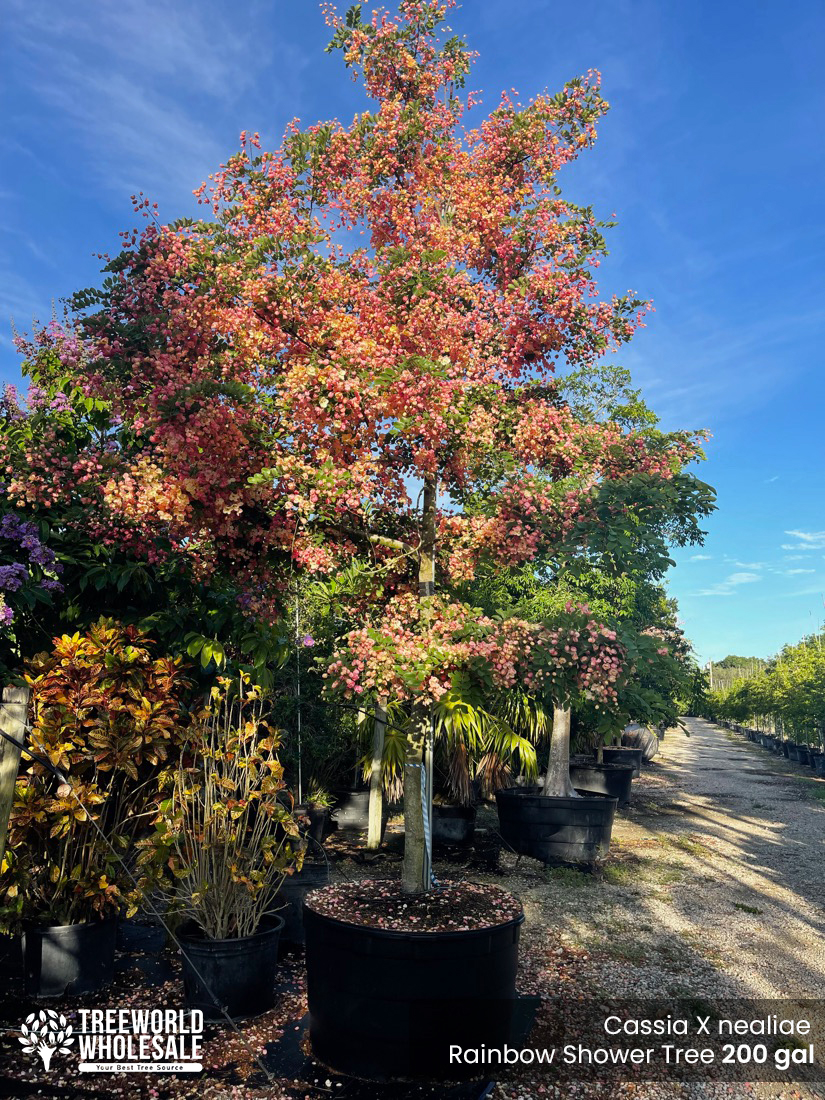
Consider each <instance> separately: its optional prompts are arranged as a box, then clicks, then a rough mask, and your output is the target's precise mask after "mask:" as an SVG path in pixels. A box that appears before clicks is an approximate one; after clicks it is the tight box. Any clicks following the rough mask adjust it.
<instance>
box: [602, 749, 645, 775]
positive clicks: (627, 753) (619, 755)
mask: <svg viewBox="0 0 825 1100" xmlns="http://www.w3.org/2000/svg"><path fill="white" fill-rule="evenodd" d="M643 756H644V750H643V749H624V748H622V749H602V760H603V761H604V762H605V764H632V765H633V778H634V779H638V778H639V776H640V775H641V774H642V757H643Z"/></svg>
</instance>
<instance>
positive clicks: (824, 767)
mask: <svg viewBox="0 0 825 1100" xmlns="http://www.w3.org/2000/svg"><path fill="white" fill-rule="evenodd" d="M813 767H814V771H815V772H816V774H817V775H821V776H823V777H825V752H817V753H814V758H813Z"/></svg>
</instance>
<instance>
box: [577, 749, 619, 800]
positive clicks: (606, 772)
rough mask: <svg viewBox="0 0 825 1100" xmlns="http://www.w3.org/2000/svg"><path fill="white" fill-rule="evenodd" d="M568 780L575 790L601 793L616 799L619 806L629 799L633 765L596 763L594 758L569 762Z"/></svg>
mask: <svg viewBox="0 0 825 1100" xmlns="http://www.w3.org/2000/svg"><path fill="white" fill-rule="evenodd" d="M570 782H571V783H572V784H573V786H574V787H575V788H576V790H577V791H586V792H587V793H588V794H603V795H607V796H608V797H609V798H615V799H617V800H618V803H619V805H620V806H625V805H627V803H628V802H629V801H630V788H631V785H632V783H633V765H632V764H630V763H627V764H597V763H596V761H595V760H593V761H590V760H588V761H587V762H582V763H578V762H576V763H573V762H571V764H570Z"/></svg>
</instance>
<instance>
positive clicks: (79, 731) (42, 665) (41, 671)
mask: <svg viewBox="0 0 825 1100" xmlns="http://www.w3.org/2000/svg"><path fill="white" fill-rule="evenodd" d="M27 680H28V682H29V684H30V685H31V698H32V720H31V726H32V728H31V733H30V736H29V738H28V746H29V748H30V749H31V751H32V753H33V756H32V757H27V754H25V753H24V754H23V759H22V763H21V770H20V774H19V776H18V779H17V784H16V787H15V795H14V803H13V806H12V811H11V816H10V820H9V842H8V845H7V848H6V853H5V856H4V859H3V865H2V876H1V877H0V898H2V909H1V910H0V921H2V925H3V927H4V929H5V930H6V931H9V932H22V945H23V963H24V969H25V982H26V992H27V993H28V994H29V995H32V996H36V997H59V996H62V995H64V994H65V993H72V994H77V993H89V992H93V991H95V990H97V989H99V988H101V987H102V986H103V985H105V984H107V983H108V982H109V981H111V980H112V977H113V973H114V953H115V934H116V917H117V914H118V911H119V908H120V905H121V900H122V898H121V891H122V889H123V888H124V882H123V872H122V866H121V864H120V861H119V858H118V856H119V854H121V853H123V852H124V851H126V850H127V848H128V846H129V844H130V842H131V841H132V839H133V838H134V836H135V834H136V832H137V830H138V829H139V828H140V827H141V825H142V823H144V822H145V821H146V820H147V814H149V812H150V811H151V807H152V804H153V798H154V795H155V792H156V790H157V778H158V775H159V773H160V771H161V770H162V768H163V767H164V765H165V763H166V761H167V759H168V757H169V756H170V755H174V753H175V752H177V750H178V748H179V746H180V744H181V742H182V737H183V734H184V730H185V725H186V718H185V714H184V712H183V710H182V706H181V698H182V696H183V695H184V694H185V692H186V690H187V688H188V683H187V680H186V677H185V675H184V671H183V669H182V667H181V665H180V662H179V661H177V660H173V659H170V658H155V657H153V656H152V654H151V652H150V648H149V643H148V640H147V639H146V637H145V636H144V635H143V634H141V633H140V631H138V630H137V629H136V628H134V627H124V626H122V625H120V624H118V623H115V622H112V621H109V620H103V619H102V620H101V621H100V622H99V623H97V624H96V625H95V626H93V627H92V628H91V629H90V630H89V632H88V633H87V634H83V635H81V634H79V633H78V634H74V635H71V636H68V635H65V636H63V637H61V638H57V639H55V642H54V648H53V650H52V651H51V652H50V653H43V654H40V655H39V656H37V657H35V658H34V659H33V660H32V661H31V662H30V663H29V666H28V675H27ZM46 760H49V761H51V763H52V764H53V765H54V766H55V768H56V770H57V772H58V773H59V774H60V775H61V776H63V778H64V779H65V780H66V782H64V781H63V779H61V778H58V776H57V775H56V774H55V773H54V771H52V770H51V769H50V768H48V767H47V766H46V764H45V763H44V761H46Z"/></svg>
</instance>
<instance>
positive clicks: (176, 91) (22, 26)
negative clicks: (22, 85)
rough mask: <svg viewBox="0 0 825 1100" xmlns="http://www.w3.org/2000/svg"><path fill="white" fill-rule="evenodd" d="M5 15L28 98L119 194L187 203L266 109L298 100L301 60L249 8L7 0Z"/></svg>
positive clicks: (128, 0) (182, 1)
mask: <svg viewBox="0 0 825 1100" xmlns="http://www.w3.org/2000/svg"><path fill="white" fill-rule="evenodd" d="M11 11H12V16H11V18H8V19H7V20H6V22H7V23H8V26H7V27H6V28H5V30H6V36H7V37H8V38H10V39H11V44H10V48H11V49H13V50H14V51H15V55H16V58H17V59H18V64H19V65H20V66H21V67H22V77H23V78H25V79H26V80H27V82H28V84H29V87H31V89H32V94H33V97H36V98H37V99H40V100H41V102H42V103H44V104H45V105H46V106H47V109H48V111H49V112H50V116H51V117H52V118H53V119H54V120H55V122H59V123H60V124H61V125H62V126H63V128H64V129H65V130H66V131H67V133H68V134H69V138H70V140H71V141H72V142H73V143H74V145H75V147H76V150H77V153H76V155H77V157H78V159H80V158H84V159H85V160H86V161H87V162H88V163H89V165H90V167H91V168H92V170H93V171H94V173H95V174H96V175H97V176H98V177H99V178H100V179H101V180H102V182H103V184H104V185H105V186H106V187H107V188H108V189H109V190H111V191H113V192H115V193H117V194H118V195H119V196H121V197H125V196H126V195H128V194H130V193H133V192H136V191H139V190H142V191H145V192H146V193H147V194H150V195H151V197H152V198H162V197H166V196H168V197H170V198H171V197H174V198H175V199H176V200H177V202H180V199H181V198H182V197H184V196H185V197H186V198H187V201H188V197H189V195H190V193H191V191H192V189H193V188H194V187H197V186H198V185H199V184H200V183H201V181H202V180H203V179H205V178H206V176H207V175H208V174H209V173H210V172H212V171H214V170H216V169H217V167H218V165H219V164H220V163H221V161H223V160H224V159H225V158H226V155H227V154H228V153H230V152H232V151H233V150H234V148H235V147H236V143H237V139H238V134H239V132H240V131H241V130H242V129H248V130H262V131H263V130H264V129H265V128H266V125H267V124H268V123H269V122H270V121H271V117H272V113H273V111H272V108H271V104H272V103H273V102H275V103H277V102H279V101H280V100H281V99H288V100H289V101H291V102H293V103H294V102H295V99H296V96H295V86H296V83H297V82H298V80H299V77H301V76H302V75H303V72H304V71H305V68H306V63H307V60H308V59H307V58H304V56H303V54H301V53H300V52H299V51H298V50H297V49H296V47H295V45H294V43H291V42H289V41H287V40H284V39H282V38H279V37H278V30H277V23H276V22H275V21H274V20H273V19H271V18H270V17H269V16H268V13H267V11H266V9H265V7H263V6H261V5H256V4H253V5H250V6H249V7H248V8H246V9H244V8H243V6H241V8H240V9H239V10H238V17H237V18H230V17H229V15H228V13H227V11H226V10H225V9H224V6H223V5H222V4H216V3H213V2H212V0H178V2H177V3H175V4H169V3H167V2H166V0H117V2H116V3H111V2H109V0H89V2H88V3H87V4H86V5H84V6H83V10H82V12H81V11H80V10H78V9H76V8H73V7H71V6H66V5H62V6H61V5H59V4H58V3H56V0H11ZM275 53H276V54H277V57H278V65H277V68H276V69H274V70H273V68H272V67H271V65H270V59H271V57H272V56H273V54H275ZM264 78H265V79H266V82H267V85H266V86H267V92H268V94H269V96H270V99H269V105H270V106H269V107H268V109H267V108H265V107H264V104H263V102H262V97H261V87H262V84H261V81H262V80H263V79H264ZM32 114H34V112H32ZM262 123H263V125H262ZM61 182H63V181H61Z"/></svg>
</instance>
